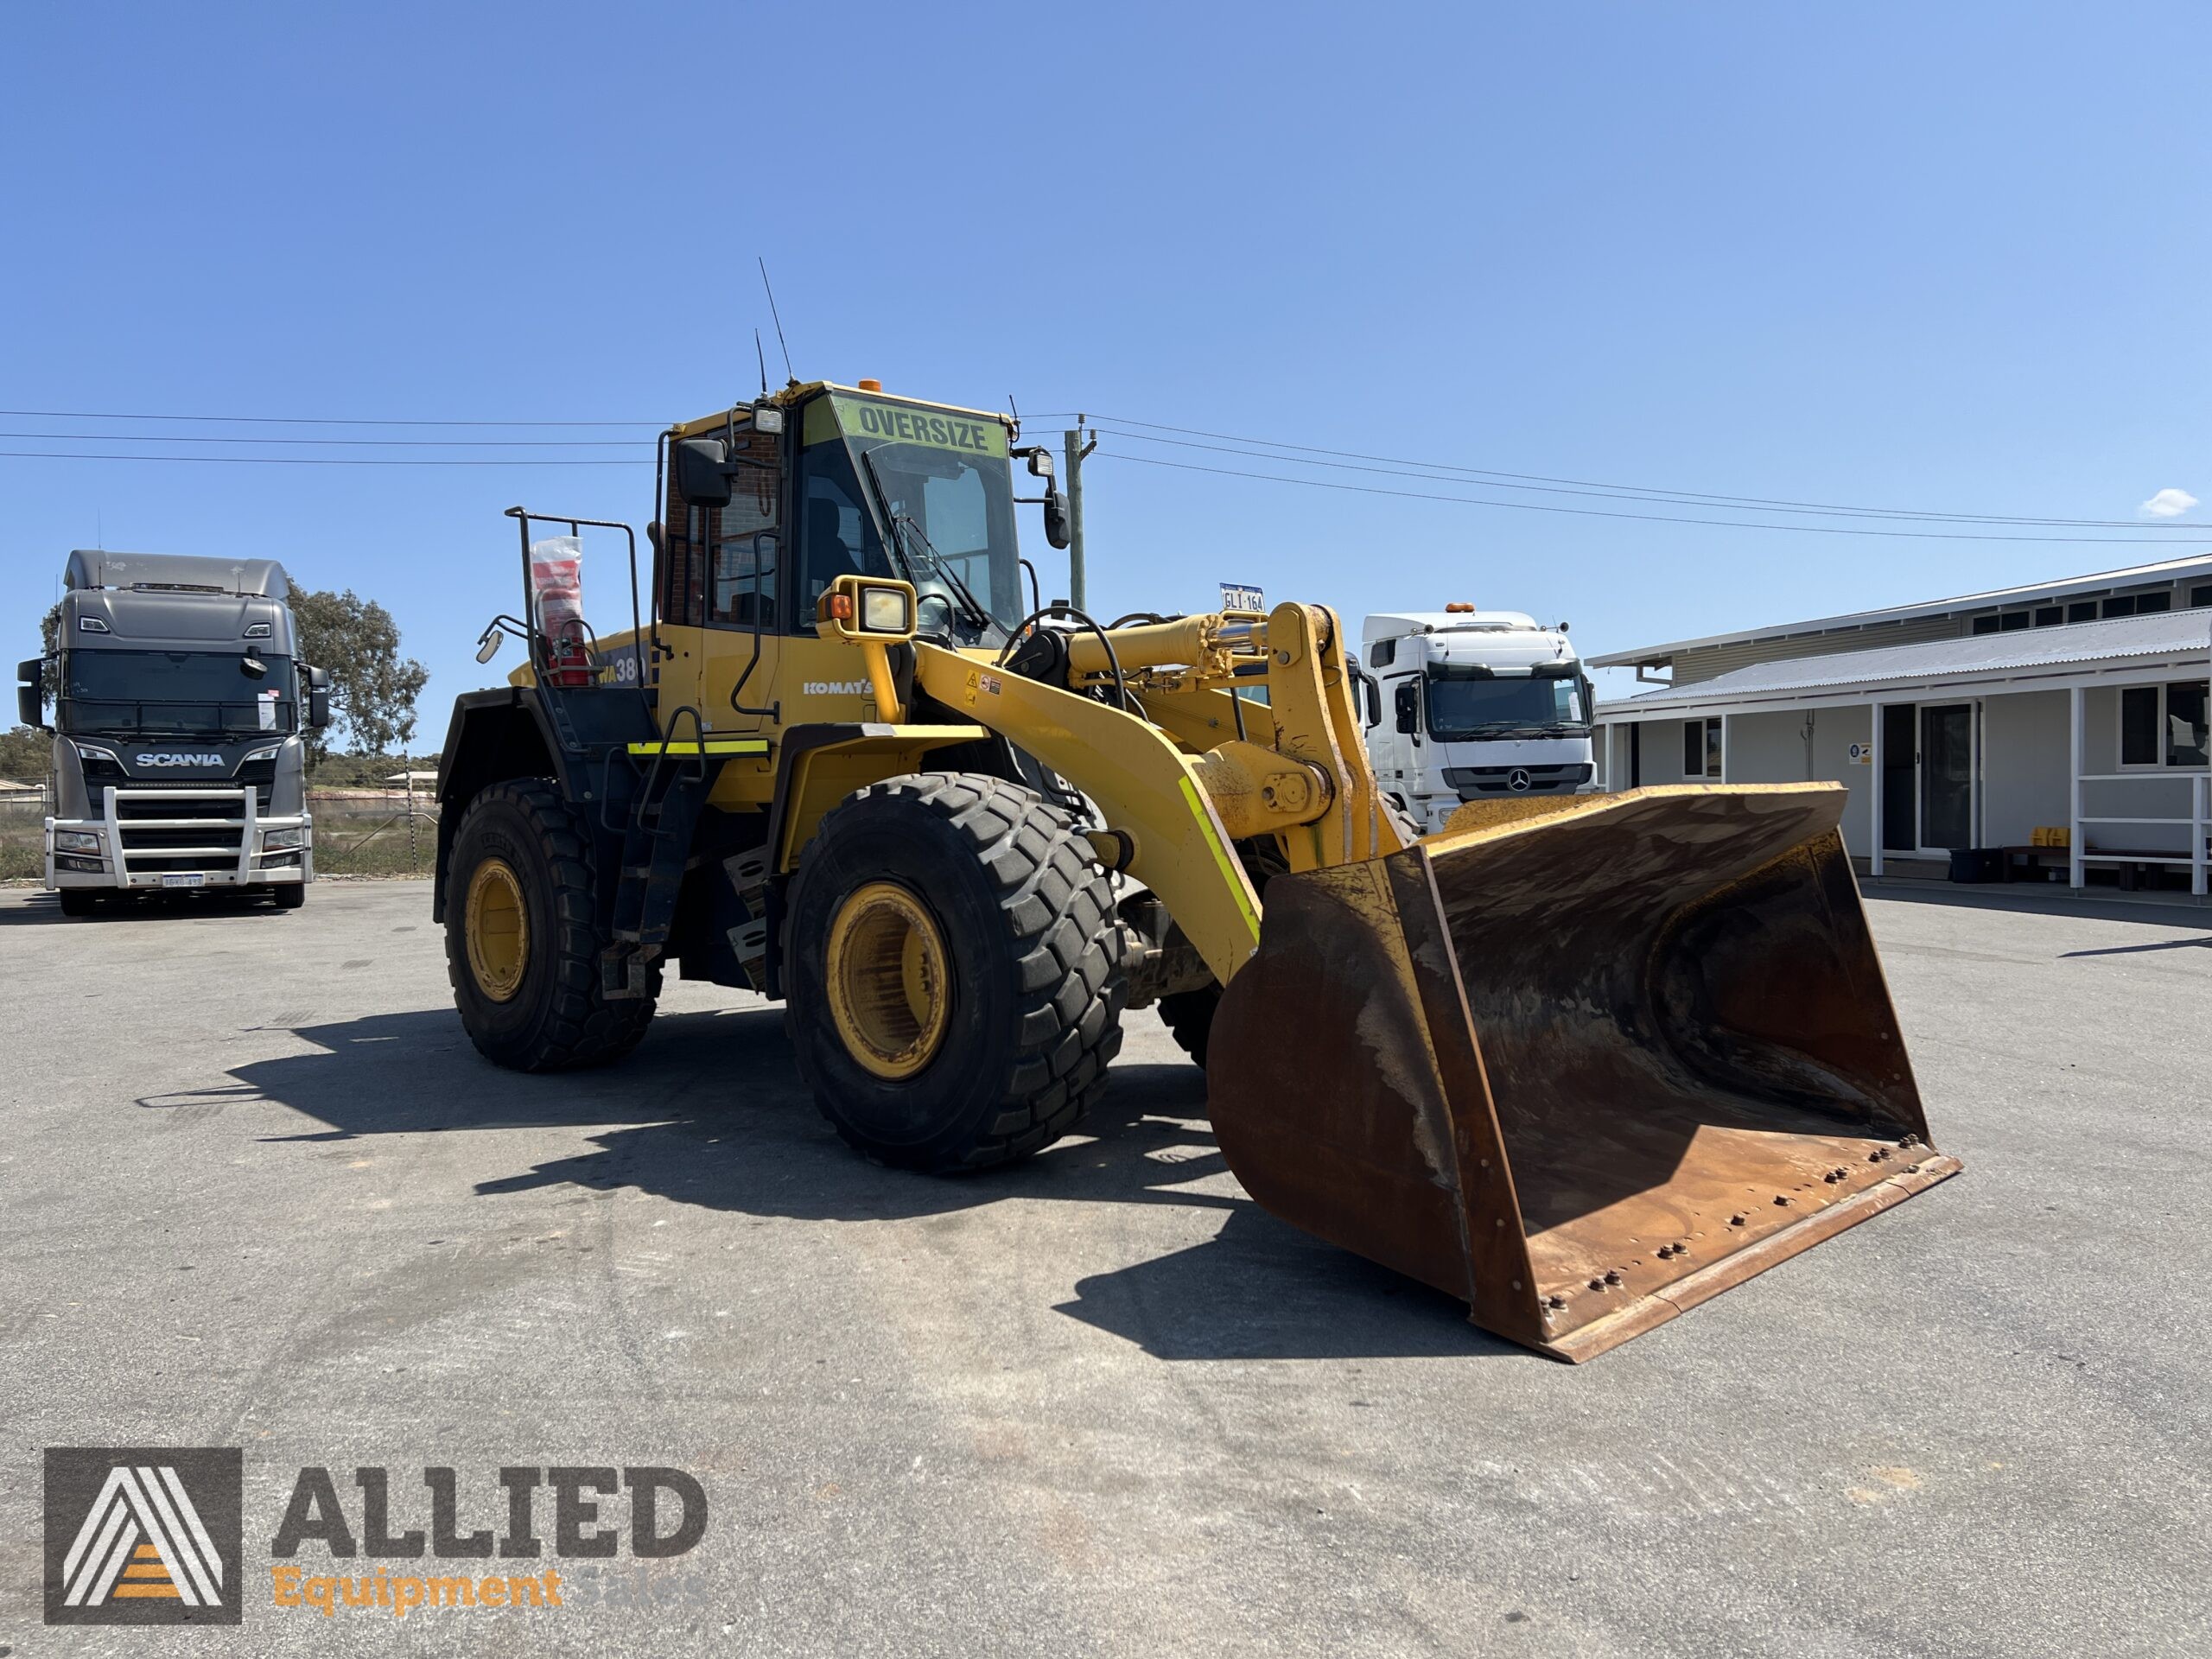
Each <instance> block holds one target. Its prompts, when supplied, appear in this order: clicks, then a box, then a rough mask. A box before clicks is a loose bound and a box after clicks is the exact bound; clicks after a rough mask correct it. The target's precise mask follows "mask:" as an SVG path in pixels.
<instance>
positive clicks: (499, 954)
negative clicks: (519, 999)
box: [463, 858, 530, 1002]
mask: <svg viewBox="0 0 2212 1659" xmlns="http://www.w3.org/2000/svg"><path fill="white" fill-rule="evenodd" d="M463 916H464V923H463V925H464V927H465V928H466V930H467V939H468V970H469V972H471V973H473V974H474V975H475V976H476V988H477V989H479V990H480V991H482V992H483V993H484V995H486V996H488V997H490V998H491V999H492V1001H494V1002H504V1001H506V1000H507V999H508V998H509V997H511V996H512V995H514V994H515V992H516V991H517V990H518V988H520V987H521V985H522V973H523V969H524V966H525V965H526V964H527V963H529V961H530V912H528V911H527V910H525V909H524V908H523V902H522V882H521V881H520V880H518V878H517V877H516V875H515V873H514V869H513V867H512V866H511V865H510V864H509V863H508V862H507V861H506V860H505V859H503V858H487V859H486V860H485V861H483V862H482V863H481V864H479V865H478V866H477V867H476V873H475V874H474V875H472V876H470V877H469V878H468V902H467V906H466V907H465V909H464V912H463Z"/></svg>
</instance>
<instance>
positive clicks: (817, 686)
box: [799, 680, 869, 697]
mask: <svg viewBox="0 0 2212 1659" xmlns="http://www.w3.org/2000/svg"><path fill="white" fill-rule="evenodd" d="M799 690H801V691H803V692H804V693H805V694H806V695H807V696H810V697H864V696H868V691H869V687H868V682H867V681H866V680H808V681H806V682H805V683H804V684H802V685H801V686H800V687H799Z"/></svg>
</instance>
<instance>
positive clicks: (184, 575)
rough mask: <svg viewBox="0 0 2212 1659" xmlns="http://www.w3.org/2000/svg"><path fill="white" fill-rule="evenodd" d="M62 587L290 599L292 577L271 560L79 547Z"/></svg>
mask: <svg viewBox="0 0 2212 1659" xmlns="http://www.w3.org/2000/svg"><path fill="white" fill-rule="evenodd" d="M61 580H62V585H63V586H64V587H66V588H70V589H72V590H82V589H86V588H137V589H140V590H143V591H148V592H154V593H175V594H192V593H201V594H231V595H233V596H234V597H238V598H251V599H277V600H283V599H289V598H290V597H291V594H292V582H291V578H290V577H289V576H288V575H285V574H284V567H283V565H281V564H279V563H277V561H276V560H274V559H222V558H213V559H211V558H204V557H200V556H194V555H190V554H184V553H124V552H121V551H110V550H107V549H105V548H99V549H92V548H82V547H80V548H79V549H78V550H76V551H75V552H73V553H72V554H70V556H69V565H68V569H67V570H66V571H65V572H64V573H63V575H62V579H61Z"/></svg>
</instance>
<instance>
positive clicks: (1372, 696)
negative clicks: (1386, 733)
mask: <svg viewBox="0 0 2212 1659" xmlns="http://www.w3.org/2000/svg"><path fill="white" fill-rule="evenodd" d="M1360 683H1361V685H1363V687H1365V688H1366V690H1367V723H1368V725H1369V726H1370V727H1374V726H1380V725H1381V724H1382V723H1383V688H1382V686H1380V685H1379V684H1377V683H1376V680H1375V677H1374V676H1372V675H1363V676H1362V677H1360Z"/></svg>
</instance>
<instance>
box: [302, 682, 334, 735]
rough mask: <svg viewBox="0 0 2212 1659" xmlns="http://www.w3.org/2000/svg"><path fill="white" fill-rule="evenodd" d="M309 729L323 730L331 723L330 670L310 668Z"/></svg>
mask: <svg viewBox="0 0 2212 1659" xmlns="http://www.w3.org/2000/svg"><path fill="white" fill-rule="evenodd" d="M307 672H308V730H310V731H316V732H319V731H321V730H322V729H323V728H325V727H327V726H328V725H329V724H330V671H329V670H328V669H327V668H311V669H309V670H308V671H307Z"/></svg>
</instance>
